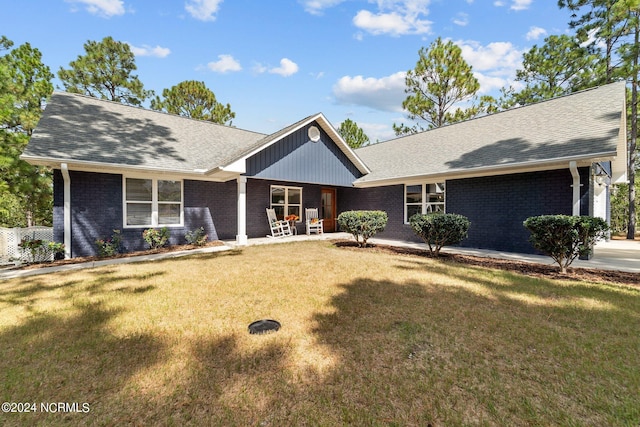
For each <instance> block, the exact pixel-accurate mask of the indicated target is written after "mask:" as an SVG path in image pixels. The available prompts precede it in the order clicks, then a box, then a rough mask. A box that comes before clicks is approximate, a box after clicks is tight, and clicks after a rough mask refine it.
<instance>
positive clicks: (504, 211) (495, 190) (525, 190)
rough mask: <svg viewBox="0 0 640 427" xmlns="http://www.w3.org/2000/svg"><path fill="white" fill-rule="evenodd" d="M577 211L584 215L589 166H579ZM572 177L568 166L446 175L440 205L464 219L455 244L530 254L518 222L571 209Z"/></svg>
mask: <svg viewBox="0 0 640 427" xmlns="http://www.w3.org/2000/svg"><path fill="white" fill-rule="evenodd" d="M580 175H581V183H582V186H581V188H580V192H581V210H582V212H581V214H582V215H588V214H589V212H588V208H589V184H588V183H589V180H588V176H589V168H581V169H580ZM572 183H573V178H572V176H571V172H570V171H569V170H568V169H562V170H554V171H544V172H532V173H523V174H514V175H502V176H491V177H482V178H470V179H459V180H450V181H447V183H446V208H447V212H449V213H458V214H461V215H464V216H466V217H468V218H469V220H470V221H471V227H470V228H469V238H468V239H465V240H463V241H462V242H461V243H460V246H463V247H471V248H485V249H493V250H498V251H508V252H520V253H535V250H534V248H533V247H532V246H531V243H529V232H528V231H527V230H526V229H525V228H524V226H523V225H522V223H523V221H524V220H525V219H527V218H529V217H531V216H536V215H551V214H564V215H571V214H572V200H573V189H572V187H571V184H572Z"/></svg>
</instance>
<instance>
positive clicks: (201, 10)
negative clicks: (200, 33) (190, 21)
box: [184, 0, 223, 21]
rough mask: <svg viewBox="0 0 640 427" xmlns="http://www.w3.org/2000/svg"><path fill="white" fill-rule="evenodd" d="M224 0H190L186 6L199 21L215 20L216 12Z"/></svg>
mask: <svg viewBox="0 0 640 427" xmlns="http://www.w3.org/2000/svg"><path fill="white" fill-rule="evenodd" d="M222 1H223V0H189V1H188V2H187V3H186V4H185V6H184V8H185V10H186V11H187V12H189V14H190V15H191V16H192V17H194V18H195V19H197V20H199V21H215V20H216V16H215V14H216V12H218V9H219V8H220V3H222Z"/></svg>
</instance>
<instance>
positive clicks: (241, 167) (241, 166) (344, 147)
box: [220, 113, 371, 175]
mask: <svg viewBox="0 0 640 427" xmlns="http://www.w3.org/2000/svg"><path fill="white" fill-rule="evenodd" d="M314 121H316V122H317V123H318V124H319V125H320V127H322V129H323V130H324V131H325V132H326V133H327V135H329V137H330V138H331V140H332V141H333V142H334V143H335V144H336V145H337V146H338V148H339V149H340V150H341V151H342V152H343V153H344V154H345V155H346V156H347V158H348V159H349V160H350V161H351V162H352V163H353V164H354V165H355V166H356V168H358V170H359V171H360V172H361V173H362V174H363V175H366V174H368V173H370V172H371V170H369V168H368V167H367V165H365V164H364V162H363V161H362V160H360V157H358V155H357V154H356V153H355V152H354V151H353V149H352V148H351V147H349V144H347V143H346V142H345V140H344V139H343V138H342V137H341V136H340V134H339V133H338V132H337V131H336V130H335V128H334V127H333V126H332V125H331V123H329V121H328V120H327V118H326V117H325V116H324V115H323V114H322V113H318V114H316V115H315V116H311V117H309V118H308V119H307V120H305V121H303V122H300V123H299V124H298V126H296V127H294V128H291V129H289V130H288V131H287V132H285V133H283V134H282V135H279V136H278V137H277V138H274V139H273V140H271V141H269V142H267V143H265V144H264V145H262V146H260V147H258V148H256V149H254V150H252V151H250V152H249V153H247V154H244V155H243V156H241V157H239V158H237V159H235V160H233V161H232V162H230V163H228V164H226V165H224V166H222V167H221V168H220V169H222V170H225V171H234V172H238V173H245V172H246V161H247V159H248V158H250V157H251V156H253V155H254V154H257V153H259V152H260V151H262V150H264V149H266V148H268V147H270V146H272V145H273V144H275V143H277V142H279V141H281V140H282V139H284V138H286V137H287V136H289V135H291V134H293V133H295V132H297V131H299V130H300V129H302V128H304V127H305V126H307V125H309V123H312V122H314Z"/></svg>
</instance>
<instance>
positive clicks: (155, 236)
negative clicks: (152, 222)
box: [142, 227, 169, 249]
mask: <svg viewBox="0 0 640 427" xmlns="http://www.w3.org/2000/svg"><path fill="white" fill-rule="evenodd" d="M142 238H143V239H144V241H145V242H147V244H148V245H149V248H150V249H158V248H161V247H163V246H165V245H166V244H167V243H169V229H168V228H167V227H162V228H148V229H146V230H144V231H143V232H142Z"/></svg>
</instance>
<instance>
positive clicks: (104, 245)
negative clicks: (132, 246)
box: [96, 230, 122, 257]
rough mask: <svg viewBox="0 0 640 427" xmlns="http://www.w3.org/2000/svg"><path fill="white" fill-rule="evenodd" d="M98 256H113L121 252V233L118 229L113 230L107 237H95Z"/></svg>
mask: <svg viewBox="0 0 640 427" xmlns="http://www.w3.org/2000/svg"><path fill="white" fill-rule="evenodd" d="M96 246H97V247H98V256H99V257H107V256H113V255H115V254H118V253H120V252H122V235H121V234H120V230H113V234H112V235H111V237H110V238H108V239H97V240H96Z"/></svg>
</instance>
